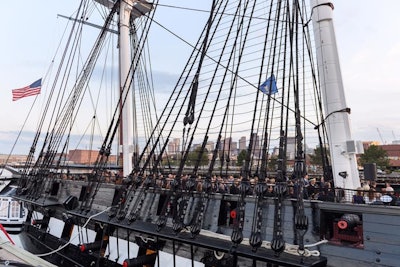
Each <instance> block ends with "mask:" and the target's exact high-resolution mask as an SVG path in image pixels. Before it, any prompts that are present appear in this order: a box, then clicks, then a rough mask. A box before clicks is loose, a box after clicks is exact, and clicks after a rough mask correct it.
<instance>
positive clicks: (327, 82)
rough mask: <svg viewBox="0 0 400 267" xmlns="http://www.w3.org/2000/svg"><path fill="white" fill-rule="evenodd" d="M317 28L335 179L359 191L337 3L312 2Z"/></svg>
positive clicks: (338, 185)
mask: <svg viewBox="0 0 400 267" xmlns="http://www.w3.org/2000/svg"><path fill="white" fill-rule="evenodd" d="M311 6H312V7H313V16H312V20H313V28H314V36H315V42H316V53H317V60H318V71H319V77H320V86H321V91H322V98H323V100H322V101H323V104H324V109H325V110H324V112H325V114H326V115H325V118H324V120H323V121H322V124H321V126H326V129H327V133H328V141H329V150H330V154H331V164H332V172H333V179H334V183H335V186H336V187H341V188H346V189H355V188H357V187H359V186H360V178H359V173H358V170H357V161H356V153H357V146H356V142H355V141H354V140H353V139H352V137H351V131H350V122H349V113H350V109H349V108H348V107H347V104H346V99H345V94H344V87H343V80H342V74H341V70H340V65H339V56H338V51H337V46H336V37H335V30H334V25H333V21H332V15H333V12H332V11H333V4H332V3H331V2H330V1H328V0H311Z"/></svg>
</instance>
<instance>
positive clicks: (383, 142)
mask: <svg viewBox="0 0 400 267" xmlns="http://www.w3.org/2000/svg"><path fill="white" fill-rule="evenodd" d="M376 130H377V131H378V134H379V137H380V138H381V141H382V144H384V145H386V142H385V141H384V140H383V138H382V134H381V131H380V130H379V128H378V127H377V128H376Z"/></svg>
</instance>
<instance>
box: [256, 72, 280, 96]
mask: <svg viewBox="0 0 400 267" xmlns="http://www.w3.org/2000/svg"><path fill="white" fill-rule="evenodd" d="M259 89H260V90H261V92H263V93H264V94H276V93H278V87H276V80H275V76H274V75H273V74H272V75H271V77H269V78H268V79H267V80H266V81H265V82H263V84H261V85H260V88H259Z"/></svg>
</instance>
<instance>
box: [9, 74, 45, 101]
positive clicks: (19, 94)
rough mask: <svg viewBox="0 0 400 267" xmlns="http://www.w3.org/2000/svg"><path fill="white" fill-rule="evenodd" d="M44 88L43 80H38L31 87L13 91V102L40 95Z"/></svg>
mask: <svg viewBox="0 0 400 267" xmlns="http://www.w3.org/2000/svg"><path fill="white" fill-rule="evenodd" d="M41 88H42V79H39V80H37V81H36V82H34V83H32V84H31V85H28V86H25V87H23V88H19V89H13V90H12V95H13V101H16V100H18V99H21V98H23V97H26V96H32V95H38V94H40V89H41Z"/></svg>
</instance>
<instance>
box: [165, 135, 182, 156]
mask: <svg viewBox="0 0 400 267" xmlns="http://www.w3.org/2000/svg"><path fill="white" fill-rule="evenodd" d="M180 145H181V139H179V138H174V139H173V140H172V141H171V142H169V143H168V153H169V154H177V153H179V150H180Z"/></svg>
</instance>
